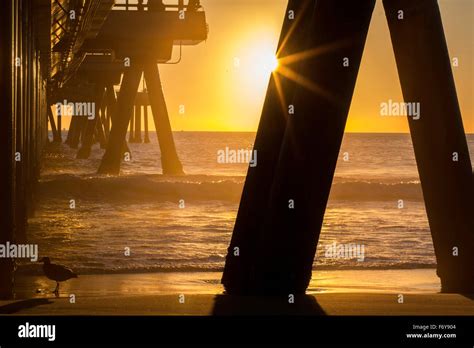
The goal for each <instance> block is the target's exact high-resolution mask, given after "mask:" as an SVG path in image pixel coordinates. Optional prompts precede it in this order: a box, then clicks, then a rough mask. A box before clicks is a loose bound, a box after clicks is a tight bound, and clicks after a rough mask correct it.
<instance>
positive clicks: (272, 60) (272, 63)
mask: <svg viewBox="0 0 474 348" xmlns="http://www.w3.org/2000/svg"><path fill="white" fill-rule="evenodd" d="M279 66H280V62H279V61H278V58H277V57H276V56H275V55H271V56H270V57H268V67H269V68H270V69H271V71H272V72H275V71H276V70H277V69H278V67H279Z"/></svg>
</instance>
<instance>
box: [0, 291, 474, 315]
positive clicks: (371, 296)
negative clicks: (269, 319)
mask: <svg viewBox="0 0 474 348" xmlns="http://www.w3.org/2000/svg"><path fill="white" fill-rule="evenodd" d="M0 313H1V314H2V315H4V314H7V315H8V314H16V315H45V314H48V315H190V316H202V315H353V316H355V315H415V316H416V315H436V316H446V315H474V301H473V300H472V296H471V298H469V297H468V296H463V295H457V294H409V295H406V296H404V303H398V295H397V294H376V293H324V294H318V295H315V296H313V295H306V296H300V297H298V296H297V297H296V298H295V303H293V304H290V303H288V302H287V299H286V298H283V297H265V298H262V297H239V296H229V295H204V294H201V295H193V294H187V295H184V296H180V295H138V296H133V295H126V296H112V297H103V296H93V297H84V298H78V299H77V301H76V303H74V304H72V303H70V301H69V298H68V297H60V298H54V297H53V296H50V297H49V298H36V299H30V300H19V301H2V302H0Z"/></svg>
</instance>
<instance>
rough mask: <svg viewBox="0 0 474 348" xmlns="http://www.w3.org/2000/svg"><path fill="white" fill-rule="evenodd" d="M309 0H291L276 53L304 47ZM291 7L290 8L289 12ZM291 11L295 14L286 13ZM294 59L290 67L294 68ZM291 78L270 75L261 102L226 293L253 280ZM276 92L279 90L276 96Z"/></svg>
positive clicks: (310, 8)
mask: <svg viewBox="0 0 474 348" xmlns="http://www.w3.org/2000/svg"><path fill="white" fill-rule="evenodd" d="M314 3H315V1H314V0H306V1H298V0H290V1H289V2H288V6H287V9H286V12H285V20H284V22H283V27H282V31H281V35H280V39H279V43H278V50H277V58H284V57H287V56H291V55H293V54H296V53H298V52H301V51H304V50H305V49H306V46H305V45H306V41H307V40H305V39H306V37H307V36H308V35H309V32H308V27H309V24H310V20H311V16H312V13H313V8H314ZM290 11H293V12H290ZM290 13H293V14H294V17H293V16H291V15H290ZM298 67H299V64H295V65H293V66H292V68H293V69H295V70H296V71H297V72H298V71H299V70H298ZM295 86H296V85H295V82H294V81H291V80H290V79H288V78H286V77H285V76H283V75H279V74H272V75H271V77H270V82H269V85H268V90H267V95H266V97H265V102H264V104H263V110H262V116H261V118H260V123H259V126H258V130H257V135H256V138H255V143H254V150H256V151H257V158H258V159H259V161H258V162H257V166H255V167H249V168H248V171H247V177H246V180H245V185H244V189H243V192H242V197H241V200H240V206H239V211H238V214H237V218H236V221H235V226H234V231H233V234H232V239H231V242H230V245H229V248H228V250H227V257H226V263H225V268H224V273H223V276H222V283H223V284H224V287H225V289H226V291H227V292H228V293H248V292H250V291H251V288H252V285H251V284H253V282H254V279H253V273H252V269H254V267H255V262H256V261H255V260H256V258H257V257H258V255H257V254H256V252H257V250H256V245H257V242H258V239H259V236H258V233H259V230H260V229H261V225H262V222H263V219H264V215H265V209H263V208H262V207H264V206H266V205H267V202H268V200H269V196H270V190H271V185H272V182H273V180H272V179H273V176H274V174H275V167H276V165H277V162H278V156H279V154H280V147H281V143H282V142H283V136H284V133H285V128H286V123H287V118H288V104H289V103H288V102H289V101H291V100H292V99H293V95H294V90H295ZM280 94H281V95H280Z"/></svg>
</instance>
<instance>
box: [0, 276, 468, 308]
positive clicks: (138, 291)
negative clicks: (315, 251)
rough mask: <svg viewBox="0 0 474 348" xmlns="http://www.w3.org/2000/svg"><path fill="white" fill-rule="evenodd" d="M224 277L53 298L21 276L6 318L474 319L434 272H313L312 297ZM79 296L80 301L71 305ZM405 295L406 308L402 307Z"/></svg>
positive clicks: (78, 287)
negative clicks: (265, 293) (226, 283)
mask: <svg viewBox="0 0 474 348" xmlns="http://www.w3.org/2000/svg"><path fill="white" fill-rule="evenodd" d="M220 276H221V273H220V272H188V273H187V272H169V273H167V272H162V273H143V274H101V275H80V276H79V278H77V279H73V280H71V281H68V282H66V283H63V284H62V286H61V296H60V297H59V298H56V297H55V296H54V295H53V294H52V293H51V291H52V289H53V288H54V283H52V282H51V281H49V280H47V279H46V278H45V277H42V276H22V277H19V278H18V282H17V284H18V287H17V289H18V291H17V297H16V298H17V299H16V300H13V301H3V302H0V314H2V315H5V314H6V315H8V314H14V315H214V314H215V315H234V314H237V315H238V314H243V315H246V314H250V315H254V314H274V315H280V314H282V315H285V314H288V315H293V314H295V315H299V314H303V315H474V301H473V299H474V296H464V295H457V294H440V293H438V292H439V282H438V278H437V277H436V274H435V270H433V269H417V270H342V271H341V270H339V271H317V272H316V271H315V272H314V274H313V280H312V281H311V284H310V286H309V288H308V292H307V295H306V296H300V297H296V298H295V301H294V303H288V299H287V298H283V297H266V298H262V297H239V296H228V295H223V290H224V289H223V287H222V285H221V284H220ZM71 295H74V298H75V303H71V301H70V299H71V297H70V296H71ZM400 295H403V303H399V300H400Z"/></svg>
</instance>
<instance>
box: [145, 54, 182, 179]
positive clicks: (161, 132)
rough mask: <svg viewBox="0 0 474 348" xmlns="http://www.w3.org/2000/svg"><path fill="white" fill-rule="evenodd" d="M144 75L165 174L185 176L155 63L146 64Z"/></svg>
mask: <svg viewBox="0 0 474 348" xmlns="http://www.w3.org/2000/svg"><path fill="white" fill-rule="evenodd" d="M144 75H145V81H146V84H147V90H148V94H149V95H150V105H151V109H152V114H153V119H154V121H155V128H156V134H157V136H158V142H159V144H160V149H161V166H162V168H163V174H170V175H181V174H184V172H183V166H182V165H181V162H180V160H179V158H178V153H177V152H176V146H175V144H174V139H173V133H172V131H171V124H170V120H169V116H168V109H167V108H166V101H165V96H164V94H163V89H162V86H161V80H160V74H159V70H158V66H157V65H156V64H155V63H147V64H145V68H144Z"/></svg>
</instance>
